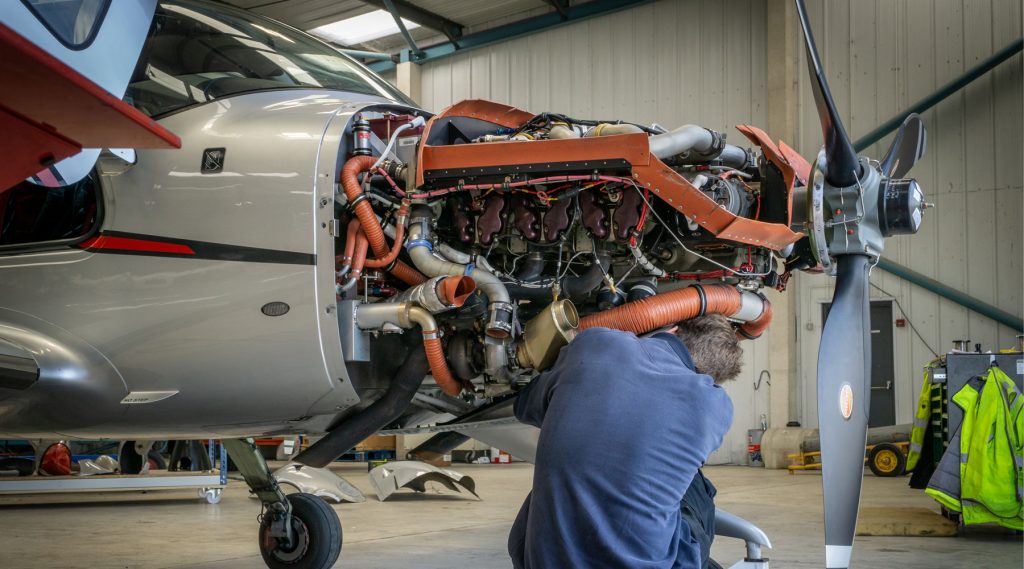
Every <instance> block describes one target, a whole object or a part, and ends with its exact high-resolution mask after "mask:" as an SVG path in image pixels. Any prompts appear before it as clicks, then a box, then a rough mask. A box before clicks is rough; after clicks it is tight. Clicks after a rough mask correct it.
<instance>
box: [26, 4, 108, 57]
mask: <svg viewBox="0 0 1024 569" xmlns="http://www.w3.org/2000/svg"><path fill="white" fill-rule="evenodd" d="M21 1H22V3H23V4H25V6H27V7H28V9H29V10H30V11H31V12H32V14H34V15H35V17H36V18H38V19H39V21H40V22H42V24H43V25H44V26H46V29H48V30H50V33H51V34H53V37H55V38H57V40H58V41H60V43H62V44H64V45H65V46H67V48H68V49H74V50H80V49H85V48H87V47H89V44H91V43H92V40H93V39H94V38H95V37H96V32H98V31H99V29H100V25H102V24H103V17H104V16H106V15H107V8H108V7H109V6H110V1H111V0H21Z"/></svg>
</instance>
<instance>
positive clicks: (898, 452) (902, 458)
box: [789, 441, 910, 477]
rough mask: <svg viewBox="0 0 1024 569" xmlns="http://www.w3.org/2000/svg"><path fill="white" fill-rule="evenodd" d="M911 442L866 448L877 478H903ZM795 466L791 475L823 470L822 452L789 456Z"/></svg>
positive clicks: (867, 456) (870, 465) (790, 467)
mask: <svg viewBox="0 0 1024 569" xmlns="http://www.w3.org/2000/svg"><path fill="white" fill-rule="evenodd" d="M909 449H910V441H899V442H887V443H878V444H872V445H867V446H866V447H864V461H865V462H866V463H867V465H868V468H870V469H871V472H873V473H874V474H875V476H882V477H890V476H903V474H905V471H906V466H907V452H909ZM789 458H790V460H792V461H793V464H790V465H789V473H790V474H793V473H794V472H796V471H797V470H821V451H820V450H814V451H809V452H798V453H793V454H790V455H789Z"/></svg>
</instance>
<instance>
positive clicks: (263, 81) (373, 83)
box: [125, 0, 412, 116]
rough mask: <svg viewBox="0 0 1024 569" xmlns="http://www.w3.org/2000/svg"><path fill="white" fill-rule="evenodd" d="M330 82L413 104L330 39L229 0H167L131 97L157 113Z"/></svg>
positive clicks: (128, 96) (335, 86)
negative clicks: (211, 0) (224, 0)
mask: <svg viewBox="0 0 1024 569" xmlns="http://www.w3.org/2000/svg"><path fill="white" fill-rule="evenodd" d="M278 89H329V90H333V91H347V92H350V93H362V94H366V95H375V96H379V97H384V98H387V99H391V100H395V101H400V102H403V103H406V104H412V103H411V102H410V101H408V99H406V98H405V97H404V96H403V95H402V94H401V92H399V91H398V90H397V89H395V88H394V87H393V86H391V85H390V84H389V83H388V82H386V81H384V80H383V79H381V78H379V77H377V76H376V75H374V73H373V72H372V71H369V70H368V69H366V68H365V67H362V66H361V65H359V64H358V63H356V62H355V61H354V60H353V59H351V58H349V57H348V56H346V55H343V54H342V53H341V52H339V51H337V50H335V49H333V48H331V47H330V46H329V45H327V44H325V43H322V42H321V41H319V40H317V39H315V38H313V37H312V36H310V35H307V34H304V33H302V32H299V31H298V30H295V29H293V28H289V27H287V26H284V25H281V24H279V23H277V22H275V21H273V20H270V19H266V18H262V17H261V16H258V15H256V14H252V13H250V12H246V11H244V10H238V9H235V8H231V7H230V6H227V5H224V4H207V3H199V2H178V1H171V0H168V1H165V2H161V3H160V5H159V6H157V9H156V15H155V16H154V17H153V24H152V27H151V28H150V32H149V37H148V38H146V43H145V45H144V46H143V48H142V55H141V56H140V58H139V64H138V66H137V67H136V69H135V73H134V75H133V77H132V79H131V83H130V84H129V86H128V92H127V93H126V94H125V100H126V101H128V102H129V103H131V104H133V105H135V107H137V108H138V109H139V110H141V111H142V112H144V113H146V114H147V115H149V116H158V115H163V114H166V113H169V112H172V111H176V110H179V109H182V108H185V107H189V106H192V105H197V104H201V103H205V102H208V101H212V100H215V99H219V98H222V97H228V96H231V95H237V94H240V93H248V92H253V91H264V90H278Z"/></svg>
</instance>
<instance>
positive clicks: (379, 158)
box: [337, 100, 815, 397]
mask: <svg viewBox="0 0 1024 569" xmlns="http://www.w3.org/2000/svg"><path fill="white" fill-rule="evenodd" d="M738 129H739V130H740V131H741V132H742V133H743V134H745V135H746V136H747V137H748V138H749V139H750V140H751V141H752V142H754V143H755V144H756V145H758V147H760V148H758V147H754V148H743V147H740V146H735V145H732V144H729V143H726V142H725V138H726V137H725V135H724V134H722V133H719V132H716V131H713V130H710V129H706V128H703V127H700V126H695V125H686V126H683V127H680V128H678V129H675V130H673V131H667V130H666V129H664V128H662V127H660V126H658V125H651V126H643V125H638V124H632V123H627V122H621V121H604V120H584V119H577V118H572V117H567V116H564V115H559V114H554V113H542V114H539V115H532V114H529V113H526V112H524V111H521V110H519V109H515V108H512V107H507V106H505V105H500V104H496V103H491V102H487V101H476V100H471V101H464V102H462V103H459V104H456V105H454V106H452V107H450V108H448V109H446V110H445V111H443V112H442V113H441V114H439V115H437V116H434V117H432V118H430V119H429V120H425V119H424V117H422V116H417V115H415V114H413V113H408V112H394V111H390V110H386V109H382V110H379V111H377V110H366V111H363V112H362V113H360V114H358V115H356V116H355V117H354V118H353V121H352V123H351V125H350V132H348V133H347V135H348V136H350V137H351V138H350V140H351V145H350V152H349V154H348V155H347V156H345V157H344V158H343V159H344V164H343V166H342V167H341V174H340V177H339V182H340V183H339V188H338V193H337V196H338V200H337V201H338V205H337V211H338V215H337V217H338V223H339V226H338V231H337V234H338V239H337V253H338V255H337V277H338V280H337V293H338V300H339V311H340V316H341V322H342V337H343V346H344V349H345V356H346V360H347V361H348V362H359V361H364V362H370V361H371V358H370V351H371V346H372V345H374V344H377V345H378V347H377V348H376V350H375V352H376V351H379V350H380V349H381V348H380V347H379V346H380V345H386V344H387V342H388V341H389V340H388V336H389V335H391V334H393V333H399V332H404V331H405V330H407V329H410V328H414V327H417V326H418V327H419V328H420V329H421V332H422V335H423V344H424V349H425V350H426V353H427V358H428V361H429V364H430V369H431V375H432V376H433V378H434V380H435V382H436V384H437V387H438V389H440V390H441V391H442V392H444V393H445V394H447V395H449V396H457V395H459V394H460V393H463V392H464V391H465V392H470V393H474V394H477V395H478V396H484V397H493V396H496V395H500V394H502V393H505V392H508V391H511V390H514V389H515V388H516V387H517V384H521V383H522V382H525V381H528V379H529V377H530V376H531V375H532V374H533V373H535V370H542V369H545V368H546V367H548V366H550V365H551V364H552V363H553V362H554V360H555V358H556V357H557V354H558V350H559V349H560V348H561V347H562V346H563V345H565V344H566V343H567V342H568V341H570V340H571V338H572V336H573V334H574V333H575V332H576V331H577V330H582V329H585V328H589V327H595V326H606V327H612V328H618V329H623V330H629V331H632V332H634V333H637V334H643V333H647V332H651V331H655V330H657V329H660V328H663V327H666V326H670V325H672V324H674V323H675V322H678V321H680V320H685V319H688V318H692V317H695V316H697V315H700V314H705V313H712V312H715V313H721V314H724V315H725V316H727V317H729V318H730V319H731V320H732V321H733V322H734V323H735V325H736V328H737V334H739V335H740V336H742V337H745V338H756V337H758V336H759V335H760V334H761V333H762V332H763V330H764V329H765V328H766V327H767V325H768V323H769V321H770V319H771V306H770V304H769V303H768V301H767V299H766V298H765V297H764V296H763V295H762V294H761V293H760V291H761V290H762V289H764V288H766V287H772V288H777V289H779V290H782V289H784V288H785V283H786V280H787V279H788V277H789V274H790V271H792V270H795V269H807V268H810V267H813V266H814V265H815V261H814V260H813V257H812V256H811V254H810V252H809V249H808V248H807V247H806V245H805V244H806V242H807V239H806V238H805V236H804V233H803V229H802V226H803V223H802V222H798V223H796V224H795V225H796V227H795V229H796V230H794V228H791V227H790V226H791V224H794V221H793V214H792V212H793V207H794V204H793V201H794V187H795V186H797V185H798V184H806V180H807V175H808V171H809V170H810V167H809V165H808V164H807V163H806V162H805V161H803V159H802V158H800V157H799V156H798V155H797V154H796V152H794V151H792V150H791V149H789V147H787V146H785V144H782V145H781V148H780V147H777V146H776V145H775V144H774V143H773V142H772V141H771V140H770V139H769V138H768V137H767V136H766V135H765V134H764V133H763V132H762V131H760V130H759V129H757V128H756V127H749V126H740V127H738ZM801 240H802V242H801ZM798 243H799V245H798ZM354 381H356V380H355V379H354ZM426 385H427V384H425V386H426Z"/></svg>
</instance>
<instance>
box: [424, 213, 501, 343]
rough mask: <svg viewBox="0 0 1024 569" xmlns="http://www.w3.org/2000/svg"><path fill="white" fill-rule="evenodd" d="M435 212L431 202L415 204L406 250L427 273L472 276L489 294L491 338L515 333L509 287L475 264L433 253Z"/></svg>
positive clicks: (488, 324)
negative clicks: (431, 230) (449, 259)
mask: <svg viewBox="0 0 1024 569" xmlns="http://www.w3.org/2000/svg"><path fill="white" fill-rule="evenodd" d="M432 219H433V213H432V212H431V210H430V207H429V206H426V205H415V206H413V208H412V214H411V215H410V216H409V242H408V243H407V244H406V246H405V247H406V250H408V251H409V257H411V258H412V264H414V265H416V268H417V269H419V270H421V271H423V272H424V273H425V274H427V275H428V276H432V277H435V276H441V275H453V276H458V275H467V276H470V277H473V280H474V281H475V282H476V286H477V288H479V289H480V290H482V291H484V294H486V295H487V306H488V312H489V315H488V318H487V330H486V332H487V335H488V336H491V337H492V338H506V337H508V336H509V335H511V333H512V302H511V298H510V297H509V294H508V289H506V288H505V285H504V284H503V283H502V282H501V280H500V279H499V278H498V277H496V276H494V275H493V274H491V273H489V272H487V271H485V270H483V269H482V268H480V267H475V266H473V265H472V264H466V265H460V264H459V263H452V262H451V261H445V260H444V259H438V258H437V257H435V256H434V254H433V248H434V247H433V244H431V242H430V224H431V221H432Z"/></svg>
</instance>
